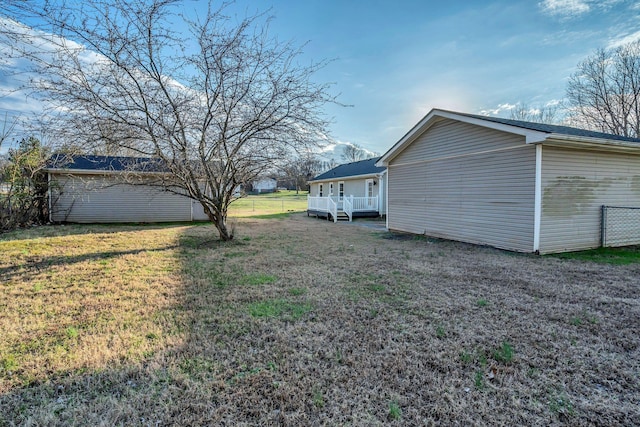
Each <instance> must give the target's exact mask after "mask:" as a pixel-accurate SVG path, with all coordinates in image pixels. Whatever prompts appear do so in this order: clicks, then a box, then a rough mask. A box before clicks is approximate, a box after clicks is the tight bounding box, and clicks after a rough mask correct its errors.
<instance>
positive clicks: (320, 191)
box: [318, 184, 322, 197]
mask: <svg viewBox="0 0 640 427" xmlns="http://www.w3.org/2000/svg"><path fill="white" fill-rule="evenodd" d="M318 196H320V197H322V184H318Z"/></svg>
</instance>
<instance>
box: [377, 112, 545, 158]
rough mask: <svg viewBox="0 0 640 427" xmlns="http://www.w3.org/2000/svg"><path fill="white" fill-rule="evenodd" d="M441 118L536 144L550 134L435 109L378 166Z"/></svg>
mask: <svg viewBox="0 0 640 427" xmlns="http://www.w3.org/2000/svg"><path fill="white" fill-rule="evenodd" d="M439 119H451V120H456V121H459V122H463V123H469V124H473V125H477V126H482V127H485V128H490V129H494V130H498V131H502V132H508V133H512V134H516V135H521V136H524V137H525V143H527V144H534V143H539V142H542V141H544V140H545V139H546V138H547V137H548V136H549V134H548V133H546V132H540V131H535V130H531V129H526V128H521V127H518V126H512V125H507V124H503V123H496V122H492V121H489V120H483V119H479V118H475V117H469V116H466V115H464V114H459V113H456V112H453V111H446V110H439V109H433V110H431V111H430V112H429V113H428V114H427V115H426V116H424V117H423V118H422V120H420V121H419V122H418V123H417V124H416V125H415V126H414V127H413V128H411V130H409V132H407V133H406V134H405V135H404V136H403V137H402V138H401V139H400V140H399V141H398V142H396V143H395V144H394V145H393V147H391V148H390V149H389V150H388V151H387V152H386V153H385V154H383V155H382V157H380V160H378V161H377V162H376V166H378V167H383V166H388V165H389V161H390V160H392V159H393V158H394V157H396V156H397V155H398V154H399V153H400V152H402V150H404V149H405V148H406V146H407V145H409V144H410V143H412V142H413V141H414V140H415V139H416V138H417V137H418V136H420V135H422V134H423V133H424V132H425V131H427V130H428V129H429V128H430V127H431V126H433V124H435V123H437V122H438V121H439Z"/></svg>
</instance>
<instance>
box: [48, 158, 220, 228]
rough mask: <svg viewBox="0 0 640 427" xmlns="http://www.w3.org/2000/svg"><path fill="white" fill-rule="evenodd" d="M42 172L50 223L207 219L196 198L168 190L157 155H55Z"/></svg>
mask: <svg viewBox="0 0 640 427" xmlns="http://www.w3.org/2000/svg"><path fill="white" fill-rule="evenodd" d="M46 172H47V173H48V176H49V200H50V209H49V212H50V213H49V215H50V220H51V221H52V222H75V223H112V222H113V223H117V222H170V221H206V220H207V219H208V217H207V215H206V214H205V212H204V209H203V207H202V206H201V205H200V204H199V203H198V202H197V201H195V200H191V199H190V198H188V197H186V196H182V195H180V194H177V192H172V191H167V189H168V187H167V185H166V179H165V178H166V174H167V172H166V167H165V166H164V165H163V163H162V162H161V161H160V160H158V159H151V158H138V157H118V156H94V155H84V156H70V155H57V156H54V157H52V158H51V159H50V161H49V164H48V166H47V168H46ZM169 189H170V188H169Z"/></svg>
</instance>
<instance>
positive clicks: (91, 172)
mask: <svg viewBox="0 0 640 427" xmlns="http://www.w3.org/2000/svg"><path fill="white" fill-rule="evenodd" d="M43 170H44V171H45V172H47V173H59V174H64V175H123V174H127V173H128V174H141V175H167V172H150V171H131V170H122V171H117V170H98V169H66V168H44V169H43Z"/></svg>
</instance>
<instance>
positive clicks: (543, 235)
mask: <svg viewBox="0 0 640 427" xmlns="http://www.w3.org/2000/svg"><path fill="white" fill-rule="evenodd" d="M601 205H614V206H635V207H640V156H638V155H632V154H626V153H625V154H623V153H607V152H597V151H586V150H577V149H566V148H557V147H549V146H543V150H542V218H541V226H540V251H541V252H543V253H551V252H563V251H572V250H582V249H590V248H596V247H598V246H600V206H601Z"/></svg>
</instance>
